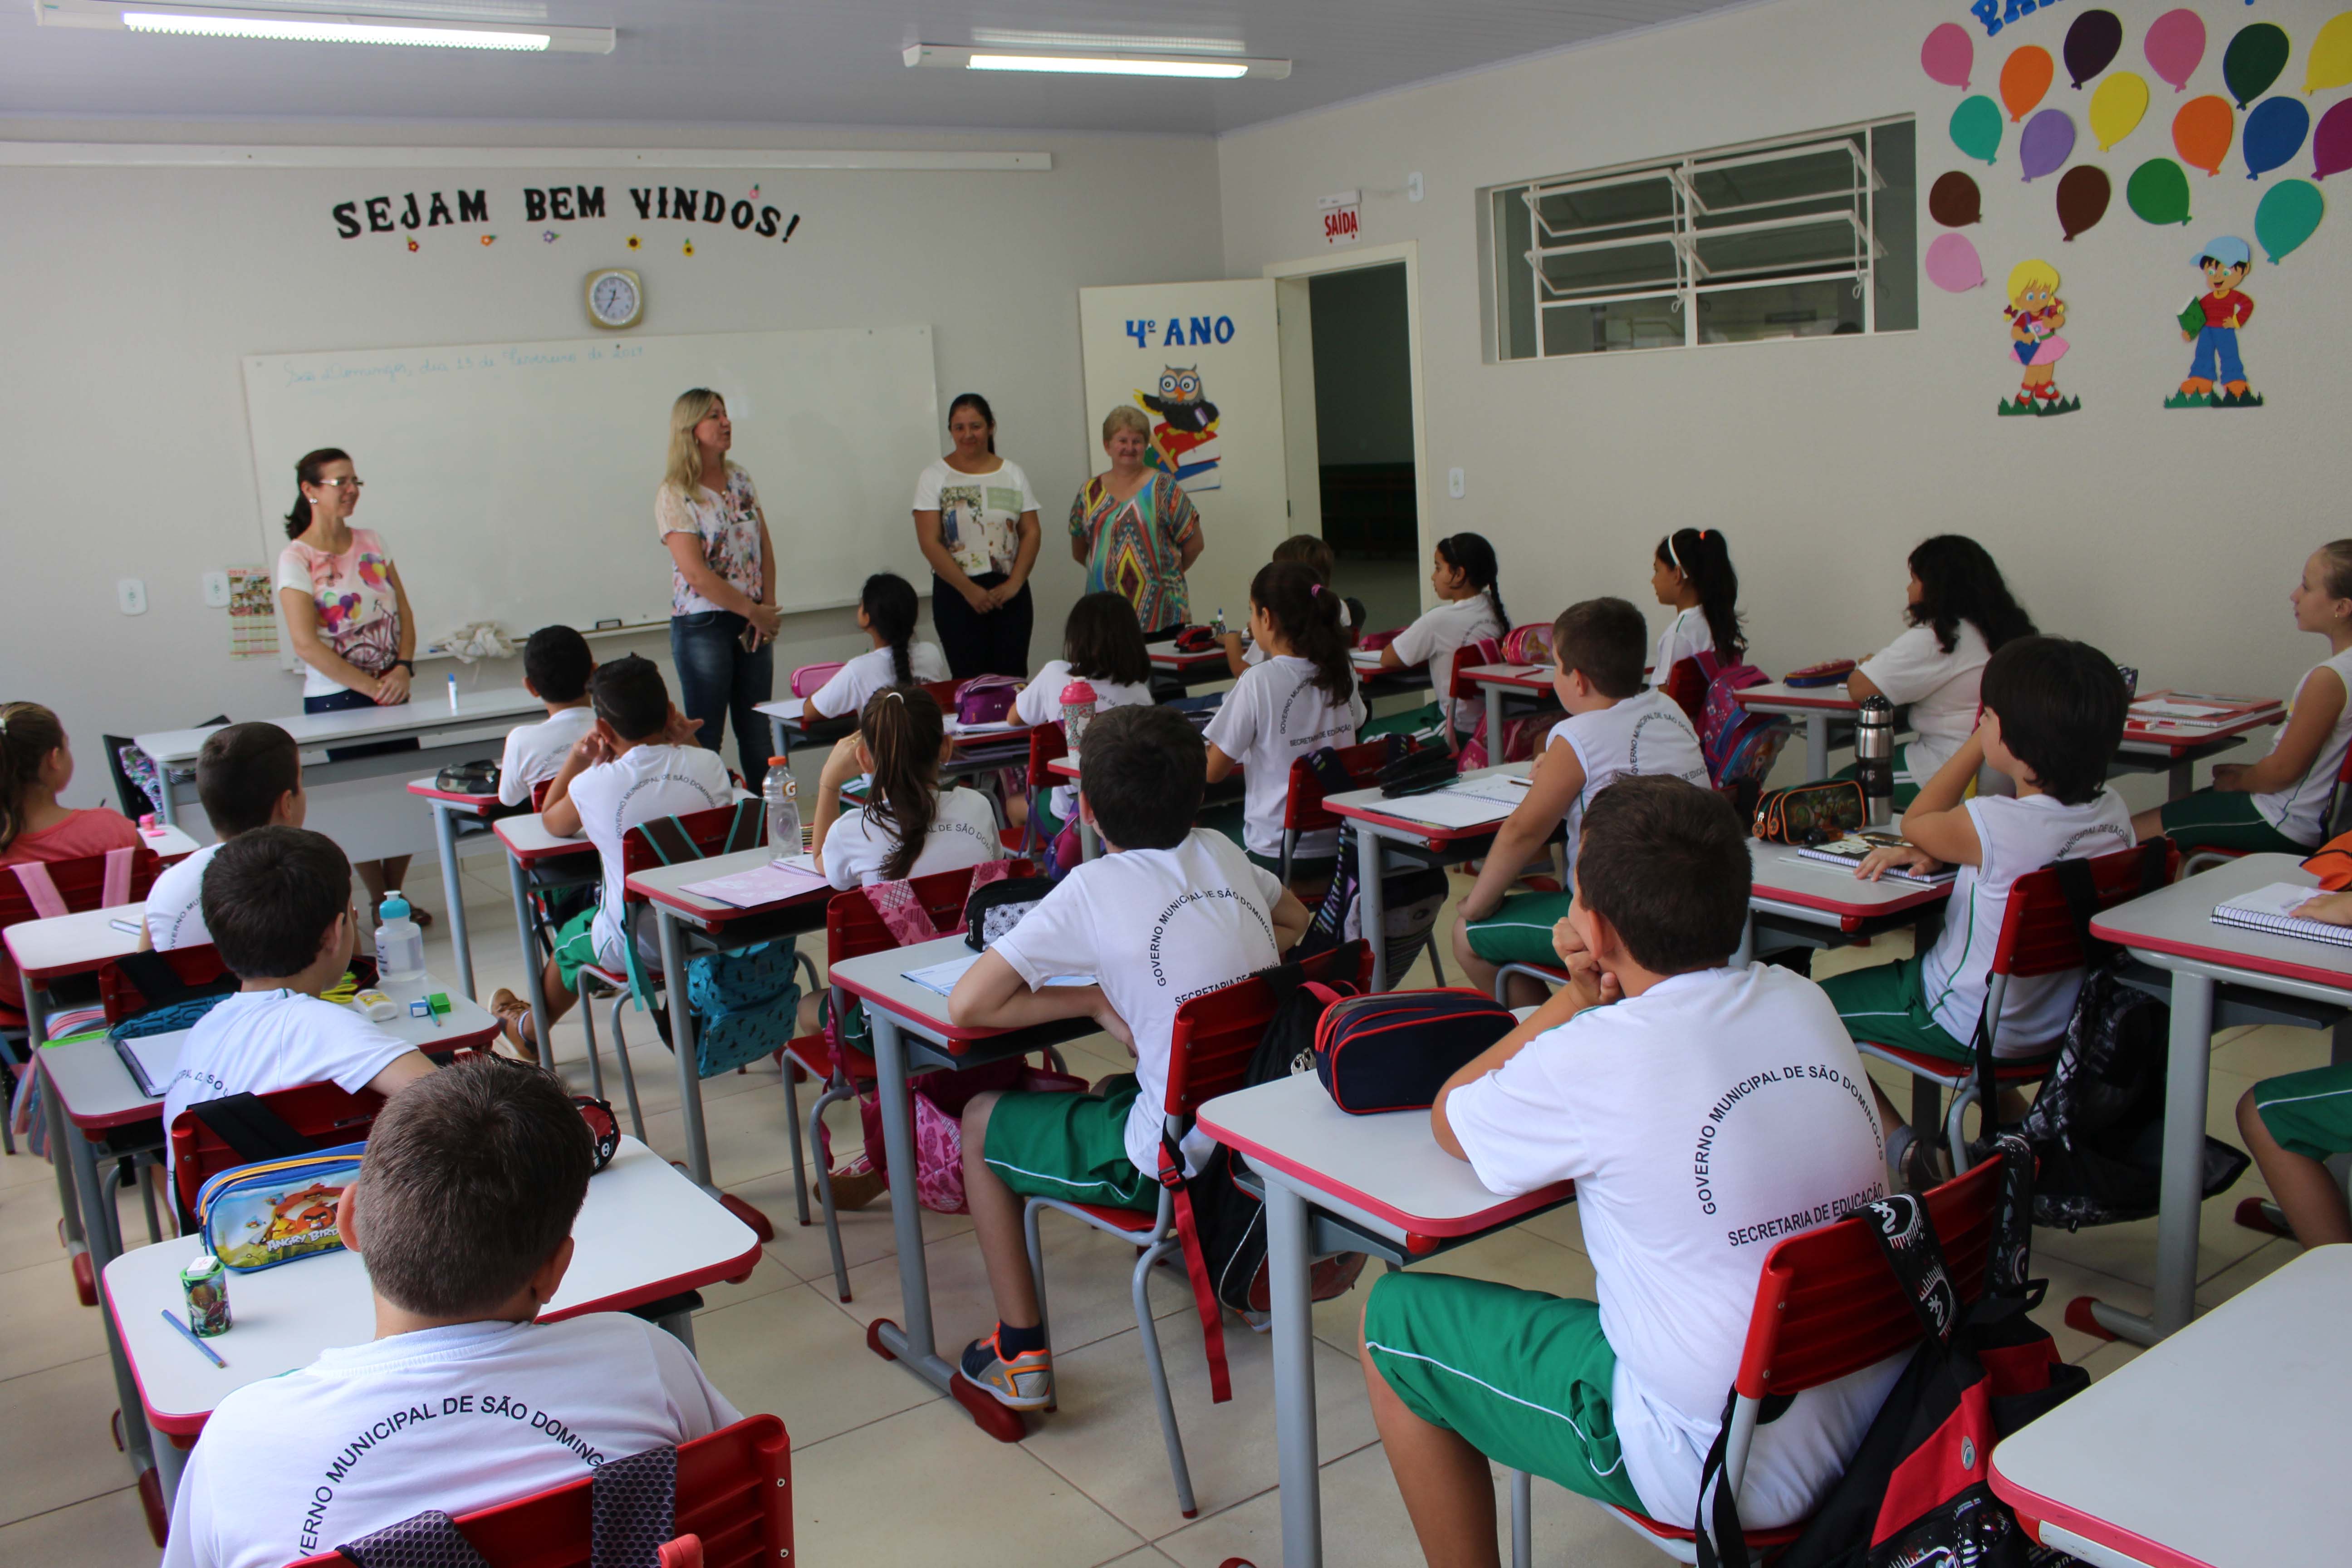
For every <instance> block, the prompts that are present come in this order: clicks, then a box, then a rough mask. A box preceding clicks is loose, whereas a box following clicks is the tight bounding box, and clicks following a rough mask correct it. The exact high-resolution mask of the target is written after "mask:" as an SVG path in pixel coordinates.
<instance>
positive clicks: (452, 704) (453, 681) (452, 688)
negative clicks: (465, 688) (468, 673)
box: [449, 669, 457, 713]
mask: <svg viewBox="0 0 2352 1568" xmlns="http://www.w3.org/2000/svg"><path fill="white" fill-rule="evenodd" d="M449 711H450V712H452V713H455V712H456V711H457V671H456V670H454V669H453V670H451V671H450V672H449Z"/></svg>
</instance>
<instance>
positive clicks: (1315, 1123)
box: [158, 1073, 1576, 1568]
mask: <svg viewBox="0 0 2352 1568" xmlns="http://www.w3.org/2000/svg"><path fill="white" fill-rule="evenodd" d="M1197 1121H1198V1125H1199V1127H1200V1129H1201V1130H1202V1131H1204V1132H1206V1133H1208V1134H1209V1135H1210V1136H1212V1137H1213V1138H1214V1139H1216V1140H1217V1142H1220V1143H1224V1144H1227V1145H1230V1146H1231V1147H1232V1148H1234V1149H1236V1150H1238V1151H1239V1152H1242V1153H1244V1154H1245V1155H1247V1156H1248V1157H1249V1162H1250V1167H1251V1169H1252V1170H1254V1171H1255V1172H1256V1173H1258V1174H1259V1175H1261V1176H1263V1177H1264V1178H1265V1235H1266V1268H1267V1274H1268V1283H1269V1285H1270V1287H1271V1293H1272V1297H1273V1300H1272V1306H1273V1319H1274V1421H1275V1433H1276V1442H1277V1445H1278V1447H1279V1449H1280V1453H1281V1481H1282V1561H1283V1563H1284V1568H1316V1565H1317V1564H1319V1563H1321V1562H1322V1561H1323V1505H1322V1496H1321V1485H1320V1477H1319V1475H1318V1470H1317V1463H1318V1455H1317V1437H1316V1425H1315V1321H1314V1310H1313V1303H1312V1302H1311V1301H1310V1300H1308V1271H1309V1266H1310V1265H1311V1263H1312V1262H1313V1260H1314V1259H1315V1258H1318V1257H1320V1256H1324V1255H1326V1254H1328V1253H1333V1252H1370V1253H1371V1254H1372V1255H1373V1256H1374V1257H1376V1258H1384V1259H1386V1260H1388V1261H1390V1262H1391V1263H1396V1264H1400V1265H1403V1264H1411V1263H1415V1262H1419V1261H1421V1260H1423V1259H1425V1258H1433V1257H1435V1256H1436V1255H1437V1254H1438V1253H1440V1252H1444V1251H1445V1250H1447V1249H1449V1248H1451V1247H1458V1246H1460V1245H1462V1244H1463V1243H1465V1242H1468V1241H1475V1239H1477V1238H1478V1237H1481V1236H1484V1235H1486V1234H1487V1233H1489V1232H1491V1231H1495V1230H1499V1229H1501V1228H1502V1227H1503V1226H1509V1225H1516V1224H1517V1223H1518V1222H1519V1221H1520V1220H1523V1219H1526V1218H1528V1216H1529V1215H1537V1214H1541V1213H1543V1212H1544V1211H1545V1210H1547V1209H1551V1208H1556V1207H1558V1206H1559V1205H1561V1204H1564V1203H1567V1202H1569V1201H1570V1199H1571V1198H1573V1197H1574V1196H1575V1192H1576V1189H1575V1187H1574V1186H1573V1185H1572V1184H1570V1183H1566V1182H1561V1183H1558V1184H1554V1185H1551V1186H1548V1187H1542V1188H1539V1189H1538V1190H1537V1191H1535V1192H1532V1193H1528V1194H1523V1195H1521V1196H1519V1197H1516V1198H1501V1197H1496V1195H1495V1194H1493V1193H1490V1192H1488V1191H1487V1190H1486V1188H1485V1187H1484V1186H1481V1185H1480V1184H1479V1182H1478V1178H1477V1176H1476V1175H1475V1174H1474V1173H1472V1172H1471V1169H1470V1166H1469V1163H1468V1162H1466V1161H1463V1160H1457V1159H1455V1158H1454V1156H1453V1155H1451V1154H1448V1153H1447V1152H1445V1151H1444V1150H1443V1149H1440V1148H1439V1147H1438V1146H1437V1140H1436V1139H1435V1138H1434V1137H1433V1136H1432V1134H1431V1132H1430V1129H1429V1112H1427V1111H1425V1110H1400V1111H1394V1112H1391V1113H1390V1114H1387V1115H1382V1116H1349V1115H1348V1114H1347V1113H1346V1112H1345V1111H1343V1110H1340V1109H1339V1107H1338V1106H1336V1105H1334V1104H1332V1103H1331V1097H1330V1096H1329V1095H1328V1094H1327V1093H1326V1092H1325V1091H1324V1089H1323V1085H1322V1082H1321V1080H1320V1079H1317V1078H1316V1076H1315V1075H1314V1074H1312V1073H1300V1074H1297V1075H1295V1076H1292V1077H1289V1078H1284V1079H1276V1080H1275V1081H1274V1082H1272V1083H1262V1084H1259V1085H1257V1086H1256V1087H1255V1088H1253V1089H1241V1090H1238V1091H1237V1092H1235V1093H1233V1094H1228V1095H1223V1096H1220V1097H1219V1098H1217V1099H1215V1100H1211V1101H1209V1103H1208V1104H1206V1105H1204V1106H1202V1108H1201V1113H1200V1116H1199V1117H1198V1119H1197ZM158 1326H159V1327H160V1326H161V1325H158Z"/></svg>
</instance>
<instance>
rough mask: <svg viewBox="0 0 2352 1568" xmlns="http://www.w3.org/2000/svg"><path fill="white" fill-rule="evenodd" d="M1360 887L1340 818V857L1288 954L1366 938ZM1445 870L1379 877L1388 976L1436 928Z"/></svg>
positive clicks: (1404, 965) (1348, 833) (1351, 830)
mask: <svg viewBox="0 0 2352 1568" xmlns="http://www.w3.org/2000/svg"><path fill="white" fill-rule="evenodd" d="M1438 755H1440V756H1444V752H1439V753H1438ZM1362 891H1363V881H1362V870H1361V862H1360V859H1359V858H1358V857H1357V854H1356V829H1355V825H1354V824H1352V823H1349V822H1344V821H1343V822H1341V823H1340V824H1339V862H1338V864H1337V865H1335V866H1334V867H1333V868H1332V872H1331V885H1330V886H1329V887H1328V888H1326V889H1324V890H1323V901H1322V902H1321V903H1319V904H1318V905H1316V906H1315V918H1314V919H1313V920H1311V921H1308V922H1307V934H1306V935H1305V936H1302V937H1300V938H1299V939H1298V945H1297V947H1296V948H1294V949H1292V950H1291V951H1292V955H1293V956H1294V957H1297V958H1312V957H1313V956H1314V955H1315V954H1317V953H1318V952H1330V951H1331V950H1332V949H1333V948H1335V947H1339V946H1340V945H1342V944H1343V943H1346V942H1354V941H1356V940H1357V939H1359V938H1360V937H1363V936H1365V935H1366V932H1365V931H1364V929H1363V916H1362V913H1361V911H1360V908H1359V900H1360V895H1361V893H1362ZM1445 891H1446V889H1445V871H1444V868H1442V867H1438V866H1408V867H1406V868H1403V869H1402V870H1395V871H1391V872H1389V873H1388V874H1387V875H1386V876H1385V877H1383V878H1381V926H1382V928H1383V929H1382V931H1381V941H1382V942H1385V943H1386V944H1387V946H1388V972H1389V973H1391V974H1402V973H1404V972H1405V971H1406V970H1408V969H1410V968H1412V961H1413V960H1414V959H1416V958H1418V957H1420V956H1421V950H1422V948H1423V946H1425V945H1427V944H1429V943H1430V942H1431V936H1430V933H1431V932H1432V931H1435V930H1436V929H1437V917H1438V915H1439V913H1440V912H1441V910H1443V908H1444V903H1445ZM1311 1044H1312V1042H1310V1047H1311Z"/></svg>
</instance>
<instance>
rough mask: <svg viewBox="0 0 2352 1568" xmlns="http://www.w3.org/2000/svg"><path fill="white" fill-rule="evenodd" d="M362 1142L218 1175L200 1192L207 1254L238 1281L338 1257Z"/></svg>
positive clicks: (363, 1147)
mask: <svg viewBox="0 0 2352 1568" xmlns="http://www.w3.org/2000/svg"><path fill="white" fill-rule="evenodd" d="M366 1150H367V1145H366V1144H365V1143H364V1142H360V1143H341V1144H337V1145H336V1146H335V1147H333V1148H331V1149H320V1150H318V1151H315V1152H311V1153H308V1154H296V1155H293V1156H290V1157H289V1158H287V1159H283V1160H262V1161H258V1162H257V1163H253V1164H250V1165H232V1166H231V1167H229V1168H228V1169H227V1170H226V1171H217V1172H215V1173H213V1175H212V1176H211V1177H210V1178H209V1179H207V1180H206V1181H205V1184H204V1185H203V1186H202V1187H201V1188H199V1189H197V1192H196V1220H197V1224H198V1225H199V1226H201V1227H202V1228H203V1230H204V1233H205V1251H207V1252H210V1253H211V1254H212V1255H213V1256H214V1257H215V1258H219V1259H220V1260H221V1263H222V1265H223V1267H225V1268H228V1269H229V1270H231V1271H232V1272H234V1273H237V1274H255V1273H258V1272H259V1271H260V1270H262V1269H264V1268H277V1267H278V1265H279V1264H281V1263H291V1262H293V1261H294V1260H295V1259H296V1258H315V1257H317V1256H318V1255H319V1254H320V1253H322V1252H341V1250H342V1249H343V1238H342V1236H341V1233H340V1232H338V1231H337V1230H336V1229H335V1205H337V1204H339V1203H341V1201H342V1196H343V1189H344V1188H345V1187H347V1186H349V1185H350V1184H352V1181H354V1180H355V1179H357V1177H358V1176H359V1173H360V1156H361V1155H362V1153H364V1152H366Z"/></svg>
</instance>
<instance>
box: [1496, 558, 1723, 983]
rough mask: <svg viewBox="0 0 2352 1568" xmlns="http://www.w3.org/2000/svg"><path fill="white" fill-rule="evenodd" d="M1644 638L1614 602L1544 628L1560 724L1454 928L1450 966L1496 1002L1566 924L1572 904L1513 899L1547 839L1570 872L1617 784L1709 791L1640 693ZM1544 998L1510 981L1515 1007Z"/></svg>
mask: <svg viewBox="0 0 2352 1568" xmlns="http://www.w3.org/2000/svg"><path fill="white" fill-rule="evenodd" d="M1649 637H1650V629H1649V624H1648V623H1647V622H1645V621H1643V619H1642V612H1641V611H1639V610H1637V609H1635V608H1634V607H1633V605H1629V604H1627V603H1626V602H1625V601H1624V600H1622V599H1587V600H1585V601H1584V602H1583V603H1582V604H1579V605H1570V606H1569V607H1568V608H1567V609H1565V610H1562V611H1561V612H1560V615H1559V620H1557V621H1555V622H1553V623H1552V632H1551V648H1552V677H1551V686H1552V691H1553V694H1554V695H1556V696H1557V697H1558V698H1559V705H1560V706H1561V707H1562V708H1565V709H1567V710H1568V717H1567V718H1565V719H1563V720H1561V721H1559V723H1557V724H1555V725H1553V726H1552V728H1551V733H1550V734H1549V736H1547V737H1545V740H1544V750H1543V753H1542V755H1540V756H1538V758H1537V759H1536V764H1535V770H1534V773H1533V774H1532V775H1531V779H1530V782H1529V784H1528V793H1527V798H1526V799H1524V800H1522V801H1521V802H1520V803H1519V804H1518V805H1517V806H1515V807H1514V808H1513V809H1512V811H1511V815H1510V816H1508V817H1507V818H1506V819H1505V820H1504V823H1503V826H1501V827H1500V828H1499V829H1497V830H1496V834H1495V847H1494V848H1493V849H1491V850H1489V851H1488V852H1487V855H1486V864H1485V865H1484V866H1482V867H1481V868H1479V871H1478V880H1477V881H1476V882H1475V884H1474V885H1473V886H1472V887H1471V889H1470V891H1469V892H1468V893H1466V894H1465V895H1464V897H1463V899H1462V903H1461V907H1460V909H1459V910H1458V911H1457V914H1456V918H1455V920H1454V958H1455V960H1456V961H1457V962H1458V963H1460V964H1461V965H1462V967H1463V969H1464V970H1465V972H1466V973H1468V975H1469V977H1470V984H1473V985H1475V986H1476V987H1477V988H1478V989H1479V990H1481V991H1485V992H1487V993H1489V994H1491V993H1492V992H1493V991H1494V989H1495V977H1496V975H1497V974H1498V973H1501V970H1502V966H1503V965H1504V964H1506V963H1537V964H1549V963H1551V961H1552V951H1551V930H1552V927H1553V926H1554V925H1556V924H1558V923H1559V921H1560V920H1561V919H1563V918H1564V917H1565V916H1566V915H1567V913H1568V906H1569V895H1568V894H1566V893H1513V892H1511V890H1510V889H1511V884H1512V883H1514V882H1516V881H1517V880H1518V878H1519V873H1520V872H1521V871H1522V870H1524V869H1525V868H1526V867H1527V865H1528V862H1529V861H1530V860H1532V859H1534V858H1536V856H1537V855H1538V854H1539V853H1541V851H1542V849H1543V847H1544V845H1545V844H1546V843H1547V842H1549V840H1550V838H1551V836H1552V831H1553V830H1554V829H1555V828H1558V827H1560V826H1563V825H1565V826H1566V829H1567V833H1568V843H1569V860H1570V865H1571V866H1572V865H1573V864H1574V862H1575V858H1576V843H1577V823H1578V818H1579V817H1580V816H1581V815H1582V813H1583V811H1584V809H1585V807H1586V806H1588V805H1591V802H1592V799H1593V797H1594V796H1596V795H1599V794H1600V793H1601V791H1602V790H1604V789H1606V788H1607V787H1608V786H1609V785H1610V784H1611V783H1612V782H1613V781H1614V780H1616V779H1619V778H1622V777H1624V776H1626V775H1628V774H1652V773H1664V774H1667V775H1669V776H1671V777H1674V778H1678V779H1683V780H1685V781H1686V782H1688V783H1691V784H1697V785H1699V786H1700V787H1701V788H1705V787H1706V784H1707V782H1708V781H1707V775H1706V755H1705V753H1703V752H1701V751H1700V750H1699V744H1698V735H1697V733H1696V731H1693V730H1692V729H1691V724H1690V720H1689V718H1688V717H1687V716H1686V715H1685V713H1684V712H1683V710H1682V709H1681V708H1680V707H1679V706H1678V705H1677V704H1676V703H1675V700H1673V699H1672V698H1670V697H1668V696H1666V695H1665V693H1664V692H1663V691H1658V690H1654V689H1650V688H1647V687H1644V686H1643V683H1642V663H1643V658H1645V657H1646V656H1647V654H1648V652H1649V648H1648V643H1649ZM1543 994H1544V988H1543V986H1542V985H1540V984H1538V983H1537V982H1536V981H1534V980H1531V979H1529V978H1528V977H1527V976H1525V975H1520V974H1514V975H1512V976H1511V999H1512V1001H1513V1003H1514V1004H1516V1005H1521V1006H1528V1005H1533V1004H1535V1003H1537V1002H1539V1001H1541V1000H1542V999H1543Z"/></svg>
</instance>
